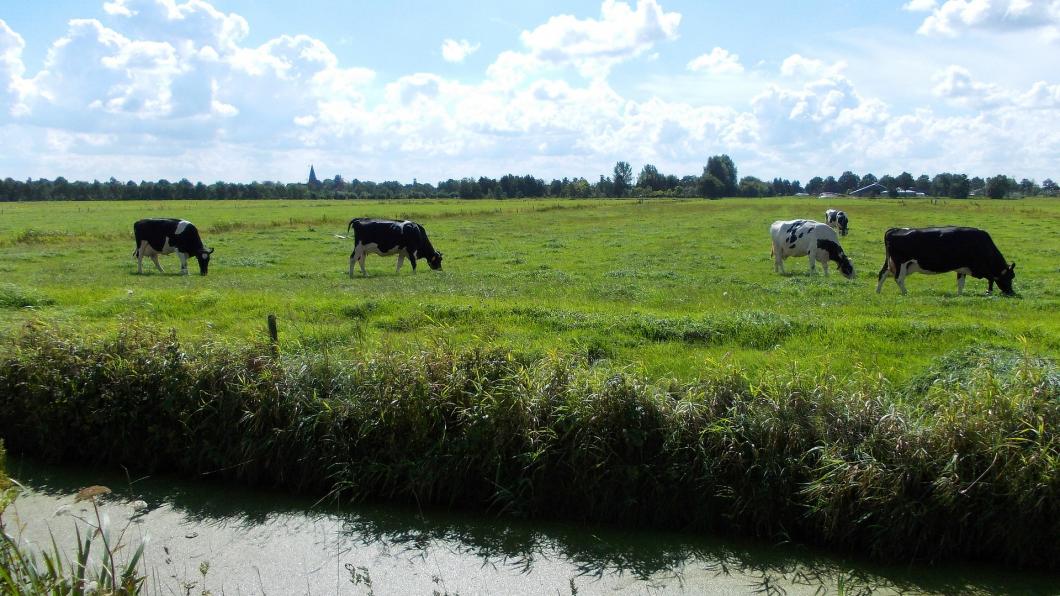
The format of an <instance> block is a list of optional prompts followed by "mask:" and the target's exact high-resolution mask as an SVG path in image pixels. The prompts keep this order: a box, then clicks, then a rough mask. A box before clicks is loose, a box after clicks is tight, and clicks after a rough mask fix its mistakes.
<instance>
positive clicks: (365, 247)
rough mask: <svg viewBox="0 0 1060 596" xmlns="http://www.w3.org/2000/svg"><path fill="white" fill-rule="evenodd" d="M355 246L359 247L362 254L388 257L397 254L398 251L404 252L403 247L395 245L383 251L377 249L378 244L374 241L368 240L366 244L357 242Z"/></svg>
mask: <svg viewBox="0 0 1060 596" xmlns="http://www.w3.org/2000/svg"><path fill="white" fill-rule="evenodd" d="M357 248H358V249H360V251H361V254H362V255H366V254H373V255H379V256H381V257H389V256H393V255H396V254H398V253H399V252H405V249H403V248H399V247H397V246H395V247H394V248H391V249H390V250H388V251H386V252H384V251H382V250H380V249H379V245H378V244H376V243H375V242H369V243H368V244H358V245H357Z"/></svg>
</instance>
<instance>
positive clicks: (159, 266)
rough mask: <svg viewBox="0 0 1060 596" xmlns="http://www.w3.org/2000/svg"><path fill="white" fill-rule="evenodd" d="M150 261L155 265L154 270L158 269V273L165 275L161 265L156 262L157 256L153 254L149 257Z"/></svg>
mask: <svg viewBox="0 0 1060 596" xmlns="http://www.w3.org/2000/svg"><path fill="white" fill-rule="evenodd" d="M151 261H152V262H154V264H155V269H158V271H159V272H160V273H165V272H166V270H165V269H163V268H162V265H161V264H160V263H159V262H158V255H157V254H153V255H151Z"/></svg>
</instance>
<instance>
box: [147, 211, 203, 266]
mask: <svg viewBox="0 0 1060 596" xmlns="http://www.w3.org/2000/svg"><path fill="white" fill-rule="evenodd" d="M133 234H134V235H135V236H136V250H135V251H133V257H135V258H136V272H137V273H143V272H144V257H150V258H151V260H152V261H154V263H155V267H157V268H158V270H159V271H162V272H163V273H164V272H165V271H164V270H163V269H162V265H159V264H158V255H168V254H171V253H173V252H176V253H177V257H179V258H180V274H181V275H187V274H188V255H194V256H195V259H196V260H198V261H199V273H200V274H202V275H206V270H207V269H208V268H209V266H210V255H212V254H213V251H214V249H212V248H211V249H210V250H206V247H205V246H203V245H202V239H201V238H199V230H197V229H196V228H195V226H194V225H193V224H192V223H191V222H189V221H184V220H183V219H141V220H140V221H138V222H136V223H134V224H133Z"/></svg>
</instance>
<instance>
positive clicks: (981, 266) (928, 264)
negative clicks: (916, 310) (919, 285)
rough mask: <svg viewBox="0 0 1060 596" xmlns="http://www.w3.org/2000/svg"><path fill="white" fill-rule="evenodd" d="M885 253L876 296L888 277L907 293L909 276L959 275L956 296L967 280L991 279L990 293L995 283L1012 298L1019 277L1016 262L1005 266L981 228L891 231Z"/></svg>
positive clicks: (904, 229) (992, 243) (884, 244)
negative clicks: (907, 278) (925, 274)
mask: <svg viewBox="0 0 1060 596" xmlns="http://www.w3.org/2000/svg"><path fill="white" fill-rule="evenodd" d="M883 246H884V248H885V250H886V255H885V257H884V262H883V267H882V268H881V269H880V275H879V281H878V283H877V284H876V293H877V294H879V293H880V291H881V290H882V289H883V282H884V281H885V280H886V279H887V274H888V273H890V274H891V275H893V276H894V280H895V281H896V282H897V283H898V287H899V288H901V289H902V293H903V294H905V278H906V276H908V275H909V274H910V273H916V272H920V273H932V274H934V273H946V272H947V271H956V272H957V294H958V295H960V293H961V292H962V291H963V290H964V278H965V276H967V275H971V276H972V277H975V278H979V279H982V278H984V277H985V278H986V279H988V280H990V283H989V285H988V287H987V291H989V292H993V291H994V284H995V283H997V287H999V288H1001V291H1002V292H1004V293H1005V294H1006V295H1009V296H1011V295H1012V294H1013V292H1012V280H1013V279H1015V277H1016V263H1012V264H1011V265H1009V264H1006V263H1005V257H1004V256H1002V255H1001V251H1000V250H998V249H997V246H996V245H995V244H994V241H993V239H991V238H990V234H987V233H986V232H985V231H983V230H980V229H978V228H956V227H945V228H891V229H889V230H887V231H886V232H885V233H884V234H883Z"/></svg>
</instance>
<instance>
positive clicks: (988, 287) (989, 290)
mask: <svg viewBox="0 0 1060 596" xmlns="http://www.w3.org/2000/svg"><path fill="white" fill-rule="evenodd" d="M986 293H987V294H993V293H994V278H990V279H988V280H987V281H986Z"/></svg>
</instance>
